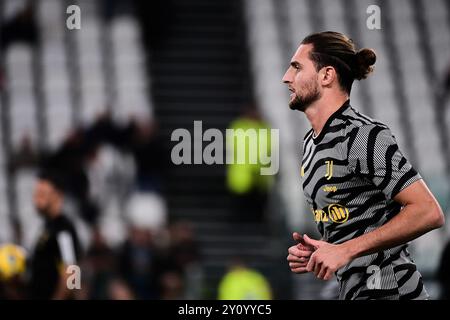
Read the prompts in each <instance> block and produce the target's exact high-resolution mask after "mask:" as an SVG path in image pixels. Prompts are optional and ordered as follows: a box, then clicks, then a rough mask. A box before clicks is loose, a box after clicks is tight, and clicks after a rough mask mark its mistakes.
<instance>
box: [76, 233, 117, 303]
mask: <svg viewBox="0 0 450 320" xmlns="http://www.w3.org/2000/svg"><path fill="white" fill-rule="evenodd" d="M115 270H116V266H115V256H114V251H113V250H112V249H110V248H109V247H108V245H107V244H106V242H105V240H104V238H103V236H102V235H101V233H100V232H99V231H98V230H95V231H94V233H93V237H92V244H91V246H90V247H89V249H88V250H87V252H86V260H85V263H84V268H83V271H84V274H87V276H88V277H89V283H88V289H87V298H88V299H102V300H103V299H108V298H109V295H110V288H109V283H110V281H111V280H112V279H113V277H114V273H115Z"/></svg>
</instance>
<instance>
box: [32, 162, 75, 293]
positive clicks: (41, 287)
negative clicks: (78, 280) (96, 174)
mask: <svg viewBox="0 0 450 320" xmlns="http://www.w3.org/2000/svg"><path fill="white" fill-rule="evenodd" d="M63 199H64V194H63V182H62V179H61V176H60V175H58V174H57V173H55V172H49V171H47V172H41V173H40V175H39V177H38V180H37V182H36V186H35V192H34V198H33V200H34V205H35V207H36V210H37V211H38V212H39V214H40V215H41V216H42V218H43V219H44V220H45V227H44V230H43V232H42V234H41V235H40V237H39V239H38V241H37V243H36V246H35V249H34V253H33V255H32V262H31V283H30V296H31V298H33V299H70V298H73V292H72V291H71V290H69V288H68V287H67V278H68V274H67V273H66V270H67V267H68V266H71V265H76V264H77V263H78V262H79V261H80V254H81V252H80V244H79V241H78V236H77V232H76V230H75V228H74V226H73V224H72V222H71V221H70V220H69V219H68V218H67V217H66V216H65V215H64V214H63V212H62V211H61V210H62V206H63Z"/></svg>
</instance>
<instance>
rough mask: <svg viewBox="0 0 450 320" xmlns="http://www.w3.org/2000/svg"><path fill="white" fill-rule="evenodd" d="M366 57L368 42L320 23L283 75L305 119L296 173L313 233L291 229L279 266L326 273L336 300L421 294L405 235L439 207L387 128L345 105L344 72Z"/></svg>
mask: <svg viewBox="0 0 450 320" xmlns="http://www.w3.org/2000/svg"><path fill="white" fill-rule="evenodd" d="M375 61H376V55H375V52H374V51H373V50H371V49H366V48H364V49H361V50H359V51H357V50H356V49H355V45H354V43H353V42H352V40H351V39H349V38H348V37H346V36H345V35H343V34H341V33H337V32H322V33H317V34H312V35H310V36H308V37H306V38H305V39H304V40H303V41H302V43H301V45H300V46H299V48H298V50H297V52H296V53H295V54H294V56H293V58H292V61H291V63H290V67H289V68H288V70H287V71H286V74H285V75H284V77H283V82H284V83H286V84H287V85H288V87H289V90H290V91H291V92H292V94H291V99H290V103H289V107H290V108H291V109H292V110H298V111H302V112H304V113H305V115H306V117H307V118H308V120H309V122H310V123H311V127H312V129H311V130H309V131H308V132H307V134H306V135H305V138H304V145H303V148H304V150H303V160H302V167H301V178H302V183H303V190H304V194H305V197H306V199H307V202H308V205H309V206H310V207H311V210H312V213H313V215H314V218H315V221H316V223H317V227H318V230H319V232H320V233H321V235H322V239H321V240H314V239H311V238H309V237H308V236H307V235H304V236H301V235H300V234H298V233H294V235H293V237H294V240H296V241H297V242H298V243H299V244H298V245H294V246H292V247H290V248H289V250H288V251H289V255H288V261H289V266H290V268H291V270H292V271H293V272H295V273H305V272H314V274H315V275H316V276H317V277H318V278H319V279H324V280H328V279H330V278H331V277H332V275H333V274H334V273H335V274H336V276H337V279H338V282H339V285H340V296H339V298H340V299H395V300H397V299H428V298H429V296H428V294H427V291H426V290H425V288H424V286H423V283H422V277H421V275H420V273H419V272H418V271H417V269H416V266H415V264H414V263H413V261H412V259H411V257H410V254H409V252H408V241H411V240H413V239H415V238H417V237H419V236H421V235H423V234H424V233H426V232H429V231H430V230H433V229H435V228H439V227H441V226H442V225H443V223H444V215H443V213H442V210H441V208H440V206H439V204H438V202H437V201H436V199H435V198H434V196H433V195H432V194H431V192H430V190H429V189H428V187H427V185H426V184H425V182H424V181H423V180H422V178H421V176H420V175H419V173H417V171H416V170H415V169H414V168H413V167H412V166H411V164H410V163H409V162H408V160H407V159H406V158H405V157H404V156H403V154H402V152H401V151H400V150H399V147H398V145H397V142H396V140H395V138H394V136H393V135H392V133H391V131H390V130H389V128H388V127H387V126H386V125H385V124H383V123H381V122H379V121H376V120H373V119H371V118H369V117H367V116H365V115H362V114H360V113H359V112H358V111H357V110H356V109H354V108H353V107H352V106H351V105H350V100H349V97H350V91H351V87H352V84H353V81H354V80H355V79H357V80H361V79H365V78H366V77H367V76H368V75H369V74H370V73H371V72H372V70H373V65H374V63H375Z"/></svg>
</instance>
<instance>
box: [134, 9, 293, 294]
mask: <svg viewBox="0 0 450 320" xmlns="http://www.w3.org/2000/svg"><path fill="white" fill-rule="evenodd" d="M143 3H144V2H143ZM241 5H242V4H241V2H240V0H232V1H209V0H185V1H164V5H158V1H157V2H156V4H155V2H153V1H152V4H151V5H150V4H149V6H151V7H147V8H145V5H144V4H143V6H144V7H143V8H144V9H142V10H145V11H146V12H147V13H148V12H151V13H150V15H151V16H152V17H154V20H153V21H148V15H147V16H146V17H147V18H145V17H144V16H143V19H142V22H143V27H144V36H145V38H146V41H147V47H148V48H149V56H150V58H149V61H150V63H149V65H150V70H149V71H150V73H151V79H152V93H153V101H154V110H155V116H156V119H157V121H158V122H159V127H160V128H161V130H162V131H163V132H162V135H163V136H164V141H166V142H165V146H166V148H167V152H168V154H170V152H171V148H172V147H173V146H174V145H175V144H176V142H171V141H170V137H171V133H172V132H173V130H175V129H177V128H185V129H187V130H188V131H189V132H190V133H191V136H192V139H193V131H194V130H193V127H194V121H195V120H201V121H203V123H202V125H203V132H204V131H205V130H206V129H207V128H218V129H220V130H221V131H222V133H224V130H225V129H226V128H227V126H228V125H229V123H230V122H231V121H232V120H233V119H234V118H235V117H237V116H238V115H239V112H240V110H241V108H242V107H243V106H244V105H245V104H246V103H248V102H249V101H251V86H250V81H249V71H248V69H249V67H248V62H247V48H246V43H245V28H244V26H243V21H242V7H241ZM151 10H153V11H151ZM166 19H170V20H169V21H168V20H166ZM158 20H159V21H160V22H161V23H158ZM192 145H194V144H193V140H192ZM205 145H206V143H203V147H204V146H205ZM225 170H226V167H225V165H206V164H196V165H180V166H176V165H171V167H170V170H168V177H167V185H166V190H165V192H166V196H167V200H168V205H169V212H170V220H171V221H177V220H184V221H188V222H190V223H191V224H192V226H193V228H194V232H195V235H196V237H197V239H198V241H199V244H200V251H201V255H202V268H203V287H204V293H203V297H204V298H215V297H216V296H217V291H216V290H217V285H218V283H219V281H220V278H221V277H222V276H223V274H224V272H225V270H226V268H227V267H228V265H229V264H230V262H231V261H232V259H233V258H234V257H236V256H241V257H244V258H245V259H246V261H247V262H248V264H249V265H250V266H252V267H255V268H256V269H258V270H260V271H261V272H262V273H263V274H264V275H265V276H267V277H268V278H269V279H270V280H271V284H272V287H273V289H274V292H275V297H276V298H289V297H290V293H289V292H287V291H286V290H284V291H283V292H280V291H281V290H279V289H278V288H279V287H283V285H284V288H286V286H285V285H286V283H288V286H289V277H288V276H286V275H287V274H288V268H287V265H286V264H285V256H286V255H285V253H286V252H285V248H284V246H282V245H281V243H280V242H279V240H278V239H277V237H276V235H275V234H274V231H273V228H272V227H269V223H250V222H249V223H242V222H239V219H237V220H233V219H232V218H233V214H234V212H233V208H232V200H231V197H230V196H229V195H228V193H227V190H226V186H225V173H226V172H225ZM233 221H234V222H233ZM283 279H285V280H283ZM283 281H284V282H283Z"/></svg>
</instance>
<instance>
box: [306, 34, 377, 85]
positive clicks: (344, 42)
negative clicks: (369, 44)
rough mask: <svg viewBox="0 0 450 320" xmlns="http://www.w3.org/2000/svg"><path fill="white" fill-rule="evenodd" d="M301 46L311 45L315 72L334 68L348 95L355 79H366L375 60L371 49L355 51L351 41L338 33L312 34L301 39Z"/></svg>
mask: <svg viewBox="0 0 450 320" xmlns="http://www.w3.org/2000/svg"><path fill="white" fill-rule="evenodd" d="M302 44H312V46H313V49H312V50H311V52H310V58H311V60H312V61H313V62H314V65H315V67H316V70H317V71H319V70H320V69H322V68H323V67H325V66H332V67H334V69H335V70H336V72H337V74H338V80H339V84H340V85H341V87H342V88H343V89H344V90H345V91H347V92H348V93H350V91H351V89H352V84H353V81H354V80H355V79H357V80H361V79H365V78H367V76H368V75H369V74H370V73H371V72H372V71H373V65H374V64H375V61H376V60H377V57H376V54H375V52H374V51H373V50H372V49H368V48H363V49H361V50H359V51H356V49H355V44H354V43H353V40H352V39H350V38H348V37H347V36H345V35H344V34H342V33H339V32H334V31H325V32H319V33H313V34H311V35H309V36H307V37H306V38H305V39H303V41H302Z"/></svg>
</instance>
